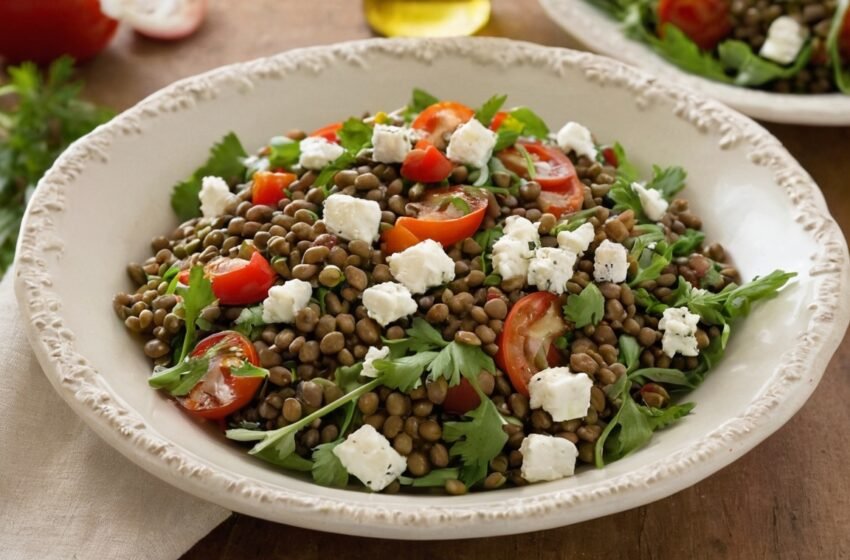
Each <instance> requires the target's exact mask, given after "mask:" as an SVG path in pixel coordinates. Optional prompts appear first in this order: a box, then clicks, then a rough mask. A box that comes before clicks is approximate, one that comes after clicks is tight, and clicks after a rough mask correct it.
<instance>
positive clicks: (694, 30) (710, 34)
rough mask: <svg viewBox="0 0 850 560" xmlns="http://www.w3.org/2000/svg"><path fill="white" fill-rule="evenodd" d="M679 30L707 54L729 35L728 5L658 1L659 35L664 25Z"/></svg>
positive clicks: (713, 0)
mask: <svg viewBox="0 0 850 560" xmlns="http://www.w3.org/2000/svg"><path fill="white" fill-rule="evenodd" d="M666 23H669V24H672V25H675V26H676V27H678V28H679V29H680V30H682V32H683V33H684V34H685V35H687V36H688V37H689V38H690V39H691V41H693V42H694V43H696V44H697V45H698V46H699V47H700V48H701V49H703V50H706V51H710V50H712V49H714V47H716V46H717V43H719V42H720V41H722V40H723V39H725V38H726V37H728V36H729V34H730V33H731V32H732V18H731V17H730V14H729V2H727V1H726V0H660V2H658V33H659V34H660V35H662V36H663V34H664V24H666Z"/></svg>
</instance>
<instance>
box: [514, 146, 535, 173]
mask: <svg viewBox="0 0 850 560" xmlns="http://www.w3.org/2000/svg"><path fill="white" fill-rule="evenodd" d="M516 149H517V151H518V152H519V153H520V155H522V159H524V160H525V169H526V170H527V172H528V178H529V179H531V180H532V181H533V180H534V179H535V178H536V177H537V169H536V168H535V167H534V160H533V159H531V154H529V153H528V150H526V149H525V146H523V145H522V144H517V145H516Z"/></svg>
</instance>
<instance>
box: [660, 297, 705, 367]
mask: <svg viewBox="0 0 850 560" xmlns="http://www.w3.org/2000/svg"><path fill="white" fill-rule="evenodd" d="M699 319H700V317H699V315H697V314H696V313H691V312H690V311H689V310H688V308H687V307H668V308H667V309H665V310H664V316H663V317H662V318H661V320H660V321H658V328H659V330H662V331H664V336H663V337H662V338H661V348H662V350H664V353H665V354H667V355H668V356H669V357H671V358H672V357H673V356H674V355H675V354H676V353H677V352H678V353H679V354H681V355H682V356H697V355H699V348H698V347H697V337H696V333H697V325H698V324H699Z"/></svg>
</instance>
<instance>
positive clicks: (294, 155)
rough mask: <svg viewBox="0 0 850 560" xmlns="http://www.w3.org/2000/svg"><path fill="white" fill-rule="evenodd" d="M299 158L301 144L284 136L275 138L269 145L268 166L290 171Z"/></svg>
mask: <svg viewBox="0 0 850 560" xmlns="http://www.w3.org/2000/svg"><path fill="white" fill-rule="evenodd" d="M299 157H301V144H300V143H299V142H296V141H295V140H292V139H291V138H287V137H286V136H275V137H274V138H272V139H271V142H270V143H269V166H270V167H275V168H277V167H282V168H284V169H292V167H293V166H294V165H295V164H296V163H298V158H299Z"/></svg>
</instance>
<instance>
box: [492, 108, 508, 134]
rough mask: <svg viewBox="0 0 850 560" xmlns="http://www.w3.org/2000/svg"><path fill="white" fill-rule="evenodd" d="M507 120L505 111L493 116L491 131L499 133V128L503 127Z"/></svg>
mask: <svg viewBox="0 0 850 560" xmlns="http://www.w3.org/2000/svg"><path fill="white" fill-rule="evenodd" d="M506 118H508V114H507V113H506V112H504V111H499V112H498V113H496V114H495V115H493V120H492V121H490V130H492V131H493V132H498V131H499V127H500V126H502V123H503V122H505V119H506Z"/></svg>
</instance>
